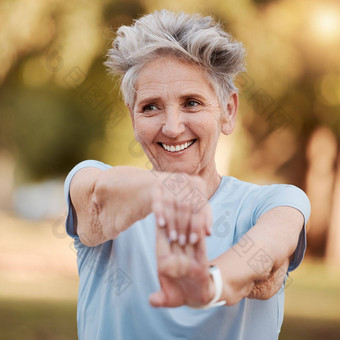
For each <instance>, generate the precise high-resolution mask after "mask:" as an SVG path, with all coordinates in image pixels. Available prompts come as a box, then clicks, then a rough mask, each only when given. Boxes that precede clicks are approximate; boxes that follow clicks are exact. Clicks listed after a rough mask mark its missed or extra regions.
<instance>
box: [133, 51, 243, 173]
mask: <svg viewBox="0 0 340 340" xmlns="http://www.w3.org/2000/svg"><path fill="white" fill-rule="evenodd" d="M135 87H136V91H137V93H136V100H135V105H134V107H133V108H130V113H131V117H132V122H133V128H134V132H135V135H136V139H137V140H138V141H139V142H140V143H141V145H142V147H143V149H144V151H145V153H146V155H147V156H148V158H149V159H150V161H151V163H152V165H153V167H154V169H155V170H158V171H169V172H185V173H188V174H192V175H193V174H195V175H201V176H210V175H213V174H215V173H216V167H215V160H214V157H215V150H216V144H217V140H218V136H219V135H220V133H221V131H222V132H223V133H225V134H229V133H231V132H232V129H233V127H234V123H235V115H236V110H237V103H238V98H237V94H233V95H231V96H230V99H229V101H228V104H227V107H226V108H225V113H224V114H222V111H221V108H220V105H219V101H218V98H217V96H216V93H215V91H214V90H213V88H212V86H211V85H210V83H209V81H208V80H207V79H206V77H205V74H204V72H203V71H202V70H201V69H200V68H199V67H198V66H197V65H195V64H191V63H187V62H184V61H181V60H179V59H176V58H175V57H172V56H162V57H159V58H158V59H156V60H154V61H152V62H149V63H148V64H146V65H145V66H144V67H143V68H142V69H141V70H140V72H139V74H138V78H137V82H136V86H135Z"/></svg>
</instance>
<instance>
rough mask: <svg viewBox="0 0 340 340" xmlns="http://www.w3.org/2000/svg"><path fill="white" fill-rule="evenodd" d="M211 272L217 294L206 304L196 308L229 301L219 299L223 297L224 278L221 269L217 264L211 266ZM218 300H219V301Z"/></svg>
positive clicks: (204, 307)
mask: <svg viewBox="0 0 340 340" xmlns="http://www.w3.org/2000/svg"><path fill="white" fill-rule="evenodd" d="M209 273H210V275H211V276H212V278H213V280H214V284H215V296H214V297H213V299H212V300H211V301H210V302H209V303H207V304H206V305H204V306H201V307H196V309H209V308H212V307H218V306H223V305H225V304H226V303H227V301H225V300H223V301H218V300H219V299H220V298H221V295H222V290H223V280H222V275H221V271H220V269H219V268H218V267H217V266H210V268H209ZM217 301H218V302H217Z"/></svg>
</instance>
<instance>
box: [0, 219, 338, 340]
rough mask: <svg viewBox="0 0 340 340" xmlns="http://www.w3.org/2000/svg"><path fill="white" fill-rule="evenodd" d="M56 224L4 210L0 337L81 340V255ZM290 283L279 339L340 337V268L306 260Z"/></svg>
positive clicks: (332, 339)
mask: <svg viewBox="0 0 340 340" xmlns="http://www.w3.org/2000/svg"><path fill="white" fill-rule="evenodd" d="M58 223H59V222H58ZM56 227H57V228H59V226H58V225H57V226H56V223H55V222H53V221H52V222H45V223H38V224H37V223H34V224H33V223H32V222H27V221H22V220H19V219H17V218H15V217H13V216H12V217H11V216H7V215H1V213H0V235H1V238H0V340H19V339H20V340H22V339H25V340H46V339H48V340H66V339H67V340H70V339H77V330H76V328H77V325H76V299H77V284H78V277H77V268H76V256H75V253H74V250H73V249H72V245H71V243H72V242H71V240H70V239H69V238H68V237H66V235H64V234H63V233H62V229H60V230H59V229H58V230H57V231H56ZM288 282H289V284H288V285H287V288H286V300H285V317H284V321H283V326H282V331H281V335H280V338H279V339H280V340H324V339H327V340H339V339H340V269H339V268H337V267H330V266H327V265H325V264H324V263H322V262H315V261H314V262H312V261H310V260H308V259H306V260H304V262H303V263H302V265H301V266H300V267H299V268H298V269H297V270H296V271H294V272H292V273H291V275H290V280H289V281H288ZM103 340H104V339H103ZM231 340H233V339H231ZM249 340H252V339H249Z"/></svg>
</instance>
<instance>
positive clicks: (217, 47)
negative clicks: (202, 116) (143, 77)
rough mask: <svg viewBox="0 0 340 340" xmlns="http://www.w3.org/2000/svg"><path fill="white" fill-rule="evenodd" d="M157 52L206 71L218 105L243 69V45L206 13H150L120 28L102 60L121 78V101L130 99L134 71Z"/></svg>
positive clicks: (233, 90)
mask: <svg viewBox="0 0 340 340" xmlns="http://www.w3.org/2000/svg"><path fill="white" fill-rule="evenodd" d="M163 54H171V55H175V56H176V57H178V58H181V59H183V60H186V61H189V62H193V63H196V64H198V65H199V66H200V67H202V69H203V70H204V71H205V72H206V76H207V79H208V81H210V83H211V85H212V86H213V88H214V90H215V92H216V95H217V97H218V99H219V101H220V104H221V105H224V103H225V102H226V99H227V98H228V96H229V94H230V92H237V88H236V87H235V85H234V77H235V76H236V75H237V74H238V73H239V72H241V71H244V55H245V52H244V48H243V46H242V44H241V43H240V42H236V41H233V39H232V37H231V36H230V34H228V33H226V32H225V31H224V30H223V29H222V28H221V25H220V24H219V23H216V22H215V21H214V20H213V19H212V18H211V17H210V16H206V17H202V16H200V15H198V14H194V15H191V14H186V13H183V12H180V13H174V12H170V11H167V10H161V11H155V12H153V13H151V14H148V15H145V16H143V17H141V18H139V19H138V20H135V22H134V24H133V25H131V26H121V27H120V28H119V29H118V31H117V36H116V38H115V40H114V41H113V44H112V48H111V49H109V51H108V53H107V60H106V62H105V63H104V64H105V65H106V66H107V67H108V68H109V70H110V72H111V73H113V74H115V75H120V76H121V91H122V93H123V97H124V100H125V103H126V104H128V105H130V107H131V108H132V107H133V106H134V103H135V99H136V98H135V94H136V91H135V84H136V81H137V77H138V72H139V70H140V69H141V68H142V67H143V66H144V65H145V64H146V63H148V62H149V61H151V60H153V59H155V58H157V57H158V56H160V55H163Z"/></svg>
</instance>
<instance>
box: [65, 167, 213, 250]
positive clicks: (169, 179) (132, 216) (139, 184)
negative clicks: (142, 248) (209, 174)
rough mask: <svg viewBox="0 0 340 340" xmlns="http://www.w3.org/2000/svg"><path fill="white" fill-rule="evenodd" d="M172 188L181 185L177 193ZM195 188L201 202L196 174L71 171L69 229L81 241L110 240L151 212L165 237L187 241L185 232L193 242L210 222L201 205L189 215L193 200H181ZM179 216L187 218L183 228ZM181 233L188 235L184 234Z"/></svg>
mask: <svg viewBox="0 0 340 340" xmlns="http://www.w3.org/2000/svg"><path fill="white" fill-rule="evenodd" d="M178 186H184V188H183V190H182V188H180V189H181V190H180V194H179V193H178V192H177V191H179V190H178ZM195 190H198V192H202V193H203V195H202V198H203V199H204V200H206V198H205V197H206V186H205V183H204V181H203V180H202V179H201V178H199V177H198V176H190V175H187V174H173V173H167V172H156V171H148V170H143V169H138V168H134V167H126V166H117V167H113V168H110V169H107V170H104V171H103V170H100V169H97V168H94V167H86V168H83V169H81V170H79V171H78V172H77V173H76V174H75V175H74V177H73V179H72V181H71V186H70V198H71V202H72V205H73V208H74V211H73V216H74V221H73V222H74V223H73V225H74V232H77V234H78V235H79V238H80V240H81V242H82V243H83V244H85V245H87V246H96V245H98V244H100V243H103V242H105V241H107V240H112V239H114V238H116V237H117V236H118V235H119V233H120V232H122V231H124V230H125V229H127V228H128V227H130V226H131V225H132V224H133V223H134V222H136V221H138V220H140V219H142V218H144V217H145V216H147V215H148V214H149V213H151V212H154V213H155V215H156V222H157V224H158V225H159V224H164V225H167V229H166V230H167V237H171V238H172V239H173V240H175V239H177V237H178V238H179V239H180V240H181V241H183V242H184V243H189V241H190V240H189V236H190V235H191V234H194V235H196V237H191V243H192V244H194V243H196V242H197V241H198V239H199V237H200V235H201V230H202V229H203V230H205V231H206V234H209V230H208V227H210V224H211V213H210V211H209V210H208V209H207V208H204V209H201V210H200V211H199V212H198V213H197V214H192V206H193V205H194V204H195V200H185V197H191V196H190V193H193V192H195ZM188 195H189V196H188ZM183 219H186V220H187V224H186V225H185V228H184V227H183V224H182V223H181V222H182V221H183ZM184 229H185V230H184ZM175 230H176V232H175ZM184 231H185V233H186V232H187V231H190V233H189V234H185V237H184Z"/></svg>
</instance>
